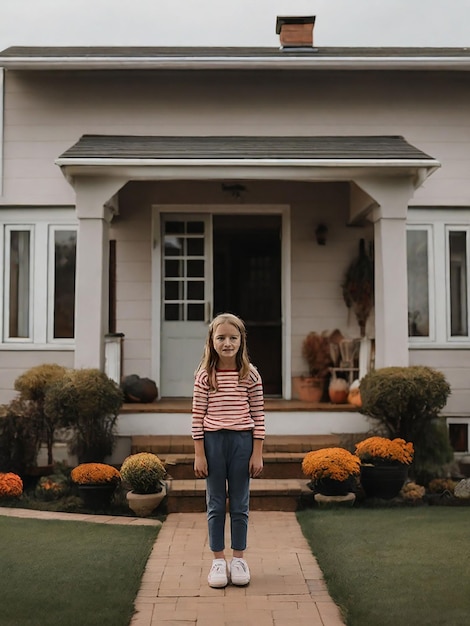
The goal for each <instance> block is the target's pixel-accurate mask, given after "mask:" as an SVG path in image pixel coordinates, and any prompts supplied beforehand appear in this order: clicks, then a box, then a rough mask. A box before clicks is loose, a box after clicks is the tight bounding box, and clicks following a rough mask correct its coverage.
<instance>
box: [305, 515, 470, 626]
mask: <svg viewBox="0 0 470 626" xmlns="http://www.w3.org/2000/svg"><path fill="white" fill-rule="evenodd" d="M298 519H299V522H300V524H301V527H302V530H303V533H304V535H305V537H306V538H307V540H308V542H309V544H310V546H311V548H312V551H313V554H314V555H315V557H316V558H317V560H318V563H319V565H320V567H321V569H322V571H323V574H324V576H325V580H326V583H327V585H328V589H329V591H330V594H331V596H332V597H333V598H334V600H335V601H336V602H337V604H338V605H339V606H340V607H341V609H342V611H343V616H344V619H345V621H346V624H347V625H348V626H400V625H401V624H408V623H409V624H412V625H413V626H468V624H469V623H470V507H443V506H441V507H436V506H423V507H414V508H411V507H410V508H396V509H395V508H394V509H392V508H383V509H359V508H357V509H354V508H349V509H329V510H328V509H323V510H322V509H309V510H304V511H300V512H299V513H298Z"/></svg>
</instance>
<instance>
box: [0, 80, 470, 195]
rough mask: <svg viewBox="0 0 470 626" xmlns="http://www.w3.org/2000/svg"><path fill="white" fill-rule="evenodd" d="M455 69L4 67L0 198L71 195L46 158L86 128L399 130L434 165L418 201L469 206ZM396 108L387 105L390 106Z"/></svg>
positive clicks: (469, 132) (466, 126)
mask: <svg viewBox="0 0 470 626" xmlns="http://www.w3.org/2000/svg"><path fill="white" fill-rule="evenodd" d="M466 78H467V75H466V74H465V75H464V74H461V73H459V72H453V73H452V72H451V73H448V74H447V75H444V74H442V73H422V74H420V73H418V72H415V73H402V74H400V73H396V72H381V73H378V72H370V73H360V72H350V73H341V72H338V73H331V72H317V73H314V72H294V73H288V72H279V73H269V72H267V73H263V74H256V73H251V74H249V73H246V74H243V73H237V72H226V73H225V74H224V75H222V74H220V73H216V74H215V78H214V74H213V73H202V74H201V73H196V72H192V73H187V74H185V73H183V72H177V73H174V74H170V73H166V74H152V73H141V74H138V73H136V74H133V75H131V74H126V73H124V72H120V73H114V74H113V73H108V74H106V73H102V72H94V73H90V74H88V75H84V74H82V73H76V74H70V75H68V74H66V73H65V72H50V73H49V74H47V73H44V72H30V73H27V72H24V73H18V72H13V71H10V72H7V75H6V81H5V82H6V97H5V135H4V140H5V163H4V180H5V183H4V196H3V199H2V202H3V203H4V204H8V203H15V204H22V203H35V204H49V203H55V202H57V203H73V200H74V196H73V190H72V189H71V187H70V186H69V185H68V184H67V182H66V181H65V180H64V179H63V178H62V175H61V174H60V171H59V169H58V167H57V166H56V165H54V159H55V158H56V157H57V156H58V155H59V154H60V153H61V152H62V151H64V150H65V149H66V148H68V147H69V146H70V145H71V144H73V143H74V142H75V141H76V140H77V139H78V138H79V137H80V136H81V135H82V134H84V133H105V134H157V135H158V134H178V135H185V134H198V135H199V134H200V135H204V134H227V135H230V134H262V135H264V134H287V135H291V134H292V135H295V134H301V135H305V134H309V135H316V134H318V135H329V134H331V135H347V134H353V135H354V134H365V135H368V134H374V135H377V134H392V135H395V134H398V135H403V136H404V137H405V138H406V139H407V140H408V141H410V142H411V143H412V144H415V145H416V146H418V147H419V148H421V149H423V150H424V151H425V152H428V153H429V154H430V155H431V156H433V157H436V158H437V159H439V160H440V161H441V162H442V164H443V167H442V168H441V170H440V171H438V172H436V173H435V174H433V176H432V177H431V178H430V179H429V180H428V181H427V182H426V183H425V185H424V187H423V188H422V189H420V190H419V191H418V192H417V193H416V196H415V199H414V203H415V204H431V205H436V206H438V205H442V204H444V205H451V204H455V205H462V204H464V205H465V204H470V190H469V189H470V188H469V186H468V184H467V172H468V170H469V168H470V154H469V151H468V144H469V142H470V123H469V119H468V108H467V105H466V103H467V102H468V101H469V99H470V84H469V82H468V81H467V80H466ZM392 105H393V106H392Z"/></svg>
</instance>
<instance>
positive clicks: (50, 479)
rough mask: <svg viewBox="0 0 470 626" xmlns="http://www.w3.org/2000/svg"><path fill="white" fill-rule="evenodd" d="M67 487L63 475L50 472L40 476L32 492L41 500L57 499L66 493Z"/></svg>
mask: <svg viewBox="0 0 470 626" xmlns="http://www.w3.org/2000/svg"><path fill="white" fill-rule="evenodd" d="M68 489H69V485H68V482H67V479H66V478H65V476H63V475H62V474H51V475H50V476H41V478H40V479H39V482H38V484H37V485H36V489H35V491H34V492H35V495H36V497H37V498H40V499H42V500H58V499H59V498H62V497H63V496H64V495H65V494H66V493H67V491H68Z"/></svg>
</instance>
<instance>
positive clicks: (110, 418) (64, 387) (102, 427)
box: [44, 369, 123, 462]
mask: <svg viewBox="0 0 470 626" xmlns="http://www.w3.org/2000/svg"><path fill="white" fill-rule="evenodd" d="M122 402H123V394H122V391H121V390H120V389H119V387H118V385H117V384H116V383H115V382H114V381H112V380H111V379H110V378H108V376H106V374H104V373H103V372H101V371H100V370H98V369H77V370H68V371H67V373H66V375H65V376H64V378H63V379H62V380H60V381H59V382H56V383H54V384H53V385H51V386H50V387H49V388H48V390H47V393H46V398H45V403H44V409H45V412H46V414H47V415H48V416H50V417H51V418H53V419H55V420H57V422H58V423H60V424H61V425H62V426H65V427H70V428H71V429H72V432H73V434H72V441H71V452H72V453H73V454H77V456H78V459H79V461H80V462H93V461H94V462H102V461H103V460H104V459H105V457H106V456H109V455H111V454H112V452H113V449H114V443H115V428H116V421H117V418H118V414H119V409H120V408H121V405H122Z"/></svg>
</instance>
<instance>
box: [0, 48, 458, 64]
mask: <svg viewBox="0 0 470 626" xmlns="http://www.w3.org/2000/svg"><path fill="white" fill-rule="evenodd" d="M0 66H3V67H5V68H7V69H139V68H141V69H160V68H163V69H187V68H193V69H198V68H199V69H213V68H215V69H217V68H227V69H426V70H429V69H465V70H467V69H470V48H405V47H399V48H390V47H388V48H370V47H366V48H361V47H358V48H350V47H347V48H346V47H318V48H315V47H302V48H295V47H288V48H285V49H282V48H272V47H271V48H268V47H266V48H263V47H225V48H224V47H122V46H120V47H119V46H78V47H77V46H66V47H61V46H53V47H52V46H33V47H23V46H13V47H11V48H7V49H6V50H3V51H2V52H0Z"/></svg>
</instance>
